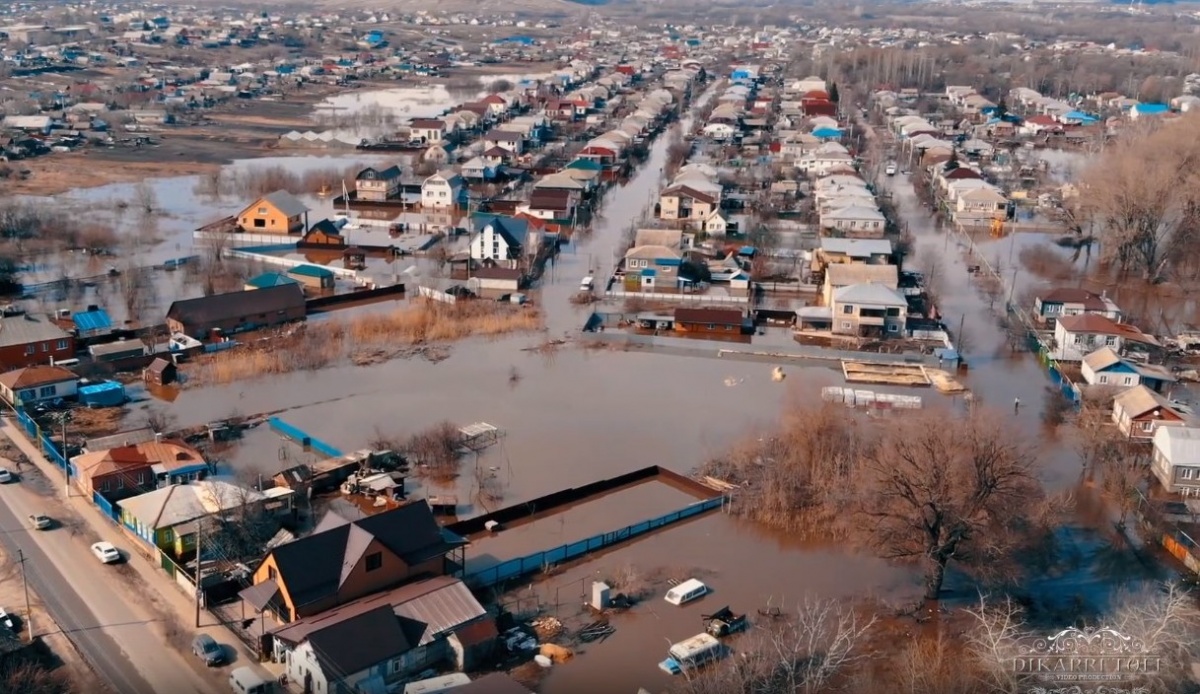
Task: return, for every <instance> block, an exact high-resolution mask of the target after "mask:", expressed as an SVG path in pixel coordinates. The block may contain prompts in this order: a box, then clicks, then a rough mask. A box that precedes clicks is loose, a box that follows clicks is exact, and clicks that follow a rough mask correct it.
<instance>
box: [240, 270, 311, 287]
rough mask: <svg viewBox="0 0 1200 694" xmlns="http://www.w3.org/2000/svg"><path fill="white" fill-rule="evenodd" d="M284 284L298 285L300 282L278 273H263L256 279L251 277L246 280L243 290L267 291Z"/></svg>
mask: <svg viewBox="0 0 1200 694" xmlns="http://www.w3.org/2000/svg"><path fill="white" fill-rule="evenodd" d="M285 284H300V282H298V281H297V280H295V279H292V278H291V277H288V276H287V275H285V274H283V273H280V272H264V273H263V274H261V275H259V276H257V277H251V278H250V279H248V280H246V284H245V286H244V287H243V289H245V290H246V291H250V290H251V289H269V288H271V287H280V286H283V285H285Z"/></svg>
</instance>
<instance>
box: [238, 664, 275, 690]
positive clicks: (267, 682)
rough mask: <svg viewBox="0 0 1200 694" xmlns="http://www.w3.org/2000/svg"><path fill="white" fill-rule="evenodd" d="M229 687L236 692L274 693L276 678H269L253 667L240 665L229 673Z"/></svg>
mask: <svg viewBox="0 0 1200 694" xmlns="http://www.w3.org/2000/svg"><path fill="white" fill-rule="evenodd" d="M229 688H230V689H232V690H233V693H234V694H274V692H275V680H271V679H267V678H265V677H263V676H262V675H260V674H258V673H257V672H255V671H254V668H251V667H240V668H238V669H236V670H234V671H233V672H231V673H229Z"/></svg>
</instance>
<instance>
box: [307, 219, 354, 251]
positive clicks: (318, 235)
mask: <svg viewBox="0 0 1200 694" xmlns="http://www.w3.org/2000/svg"><path fill="white" fill-rule="evenodd" d="M298 245H299V246H300V247H301V248H305V247H308V246H337V247H339V248H345V247H346V245H347V244H346V236H345V235H344V234H342V227H340V226H338V225H337V224H334V223H333V222H331V221H329V220H328V219H322V220H321V221H319V222H317V223H316V224H314V225H312V226H311V227H309V229H308V232H306V233H305V234H304V238H302V239H300V243H299V244H298Z"/></svg>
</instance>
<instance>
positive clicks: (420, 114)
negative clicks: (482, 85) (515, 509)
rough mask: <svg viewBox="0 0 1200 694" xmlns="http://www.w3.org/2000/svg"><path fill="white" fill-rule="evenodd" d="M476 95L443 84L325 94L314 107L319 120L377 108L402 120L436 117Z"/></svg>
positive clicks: (398, 120) (467, 90)
mask: <svg viewBox="0 0 1200 694" xmlns="http://www.w3.org/2000/svg"><path fill="white" fill-rule="evenodd" d="M474 97H475V92H473V91H471V90H469V89H455V90H453V91H451V90H450V89H448V88H447V87H446V86H445V85H443V84H429V85H426V86H418V87H392V88H389V89H372V90H369V91H349V92H345V93H342V94H336V95H334V96H330V97H326V98H325V100H324V101H322V102H321V103H319V104H317V105H316V106H315V107H314V110H315V111H316V113H315V114H314V116H315V118H316V119H317V120H318V122H320V119H321V118H324V117H326V116H327V115H332V116H334V117H340V116H358V115H362V114H367V113H370V112H371V111H373V110H377V111H379V112H380V113H385V114H390V115H391V116H392V117H394V118H395V120H396V122H398V123H401V122H407V121H410V120H413V119H414V118H436V117H437V116H440V115H441V114H442V113H444V112H445V111H446V109H448V108H450V107H452V106H455V105H457V104H461V103H462V102H463V101H464V100H470V99H472V98H474Z"/></svg>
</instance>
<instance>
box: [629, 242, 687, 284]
mask: <svg viewBox="0 0 1200 694" xmlns="http://www.w3.org/2000/svg"><path fill="white" fill-rule="evenodd" d="M682 265H683V253H681V252H680V251H679V249H678V248H673V247H670V246H655V245H647V246H634V247H633V248H630V249H629V250H628V251H626V252H625V263H624V267H625V289H626V291H643V292H655V291H674V290H675V289H676V288H678V286H679V280H680V277H679V270H680V267H681V266H682Z"/></svg>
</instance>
